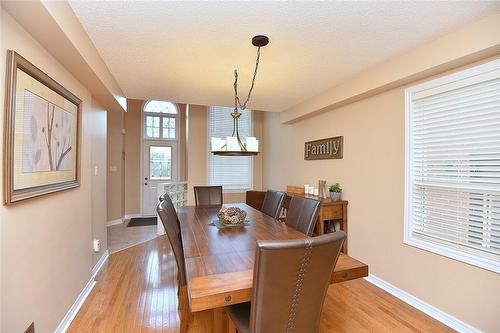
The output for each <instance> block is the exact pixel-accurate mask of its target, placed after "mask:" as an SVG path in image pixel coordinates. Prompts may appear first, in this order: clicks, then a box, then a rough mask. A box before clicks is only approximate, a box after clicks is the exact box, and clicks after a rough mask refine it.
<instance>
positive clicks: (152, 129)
mask: <svg viewBox="0 0 500 333" xmlns="http://www.w3.org/2000/svg"><path fill="white" fill-rule="evenodd" d="M146 136H147V137H148V138H159V137H160V117H153V116H147V117H146Z"/></svg>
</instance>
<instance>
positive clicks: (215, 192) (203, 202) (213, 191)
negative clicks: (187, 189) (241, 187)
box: [194, 186, 222, 206]
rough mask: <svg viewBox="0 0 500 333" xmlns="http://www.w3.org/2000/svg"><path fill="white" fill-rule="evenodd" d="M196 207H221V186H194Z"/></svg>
mask: <svg viewBox="0 0 500 333" xmlns="http://www.w3.org/2000/svg"><path fill="white" fill-rule="evenodd" d="M194 200H195V202H196V206H214V205H222V186H195V187H194Z"/></svg>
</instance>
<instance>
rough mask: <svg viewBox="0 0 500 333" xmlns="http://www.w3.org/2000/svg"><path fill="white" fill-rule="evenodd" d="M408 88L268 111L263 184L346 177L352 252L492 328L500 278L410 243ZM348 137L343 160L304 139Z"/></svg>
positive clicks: (498, 322) (401, 284)
mask: <svg viewBox="0 0 500 333" xmlns="http://www.w3.org/2000/svg"><path fill="white" fill-rule="evenodd" d="M404 130H405V118H404V88H397V89H393V90H390V91H387V92H385V93H382V94H379V95H376V96H373V97H370V98H367V99H364V100H361V101H358V102H355V103H353V104H350V105H347V106H344V107H341V108H339V109H336V110H333V111H330V112H328V113H324V114H322V115H318V116H315V117H312V118H309V119H306V120H303V121H300V122H297V123H294V124H292V125H283V124H281V121H280V115H279V114H277V113H266V114H265V121H264V136H263V137H264V151H265V154H264V164H263V175H264V178H263V179H264V187H265V188H266V187H267V188H275V189H285V187H286V185H287V184H294V185H301V184H317V181H318V179H326V180H327V181H328V182H330V183H333V182H339V183H340V184H341V185H342V187H343V189H344V193H343V195H344V198H345V199H346V200H348V201H349V206H348V211H349V214H348V217H349V235H348V237H349V254H350V255H352V256H353V257H355V258H357V259H359V260H361V261H363V262H365V263H367V264H368V265H369V270H370V273H371V274H374V275H375V276H377V277H379V278H381V279H383V280H385V281H387V282H389V283H391V284H393V285H394V286H396V287H398V288H400V289H402V290H404V291H406V292H408V293H410V294H412V295H414V296H416V297H418V298H419V299H421V300H423V301H425V302H427V303H429V304H431V305H433V306H435V307H437V308H439V309H441V310H443V311H445V312H447V313H449V314H451V315H453V316H455V317H457V318H459V319H461V320H463V321H465V322H467V323H469V324H471V325H473V326H474V327H477V328H479V329H481V330H484V331H485V332H495V331H498V329H499V327H500V317H499V316H498V309H500V298H499V297H498V295H499V294H500V278H499V275H498V274H496V273H493V272H490V271H487V270H484V269H480V268H477V267H474V266H471V265H468V264H464V263H461V262H458V261H455V260H451V259H448V258H445V257H442V256H440V255H437V254H433V253H430V252H427V251H423V250H419V249H417V248H414V247H411V246H407V245H404V244H403V209H404V207H403V204H404V164H405V161H404V153H405V150H404V149H405V148H404V141H405V137H404V134H405V133H404ZM337 135H342V136H344V158H343V159H341V160H321V161H305V160H304V157H303V156H304V155H303V154H304V152H303V150H304V142H305V141H309V140H314V139H321V138H325V137H331V136H337Z"/></svg>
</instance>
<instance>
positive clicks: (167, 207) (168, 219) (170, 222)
mask: <svg viewBox="0 0 500 333" xmlns="http://www.w3.org/2000/svg"><path fill="white" fill-rule="evenodd" d="M156 211H157V212H158V215H159V216H160V220H161V222H162V224H163V227H164V228H165V231H166V233H167V237H168V240H169V242H170V245H171V247H172V251H173V252H174V257H175V261H176V263H177V281H178V283H179V290H178V296H179V310H180V312H181V327H180V332H181V333H185V332H186V331H187V326H188V324H189V321H190V320H191V311H190V310H189V301H188V294H187V280H186V264H185V260H184V250H183V248H182V238H181V228H180V224H179V219H178V217H177V212H176V211H175V207H174V205H173V203H172V200H171V199H170V196H169V195H168V194H167V193H165V194H163V195H162V196H161V197H160V203H159V204H158V206H157V208H156Z"/></svg>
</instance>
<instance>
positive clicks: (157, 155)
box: [142, 140, 177, 216]
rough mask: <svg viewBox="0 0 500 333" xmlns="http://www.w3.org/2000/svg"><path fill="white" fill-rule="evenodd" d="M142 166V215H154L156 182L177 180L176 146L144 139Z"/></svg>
mask: <svg viewBox="0 0 500 333" xmlns="http://www.w3.org/2000/svg"><path fill="white" fill-rule="evenodd" d="M143 142H144V147H143V149H144V150H143V167H142V176H143V177H142V215H143V216H154V215H156V205H157V204H158V190H157V189H158V184H160V183H165V182H171V181H176V180H177V146H176V143H170V142H165V141H150V140H144V141H143Z"/></svg>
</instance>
